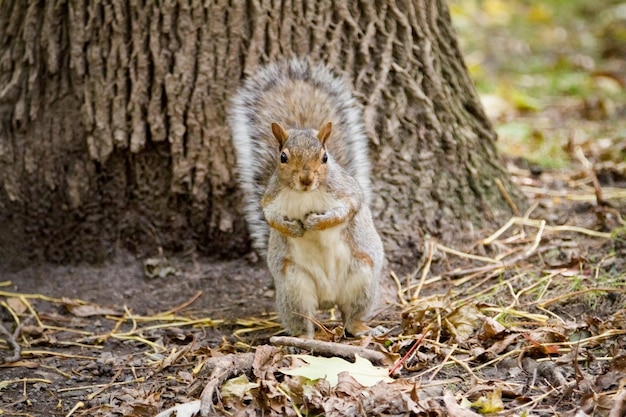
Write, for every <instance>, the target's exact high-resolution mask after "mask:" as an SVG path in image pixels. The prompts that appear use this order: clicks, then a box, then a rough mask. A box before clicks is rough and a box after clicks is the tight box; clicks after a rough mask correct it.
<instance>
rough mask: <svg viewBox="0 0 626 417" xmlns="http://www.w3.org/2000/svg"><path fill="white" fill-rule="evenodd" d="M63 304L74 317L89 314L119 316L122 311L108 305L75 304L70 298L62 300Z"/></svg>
mask: <svg viewBox="0 0 626 417" xmlns="http://www.w3.org/2000/svg"><path fill="white" fill-rule="evenodd" d="M63 306H64V307H65V308H66V310H67V311H69V312H70V314H72V315H74V316H76V317H91V316H107V315H109V316H121V315H122V312H121V311H118V310H115V309H113V308H109V307H103V306H99V305H96V304H87V305H83V304H76V303H74V302H72V301H71V300H64V303H63Z"/></svg>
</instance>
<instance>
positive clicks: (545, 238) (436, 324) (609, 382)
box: [0, 172, 626, 417]
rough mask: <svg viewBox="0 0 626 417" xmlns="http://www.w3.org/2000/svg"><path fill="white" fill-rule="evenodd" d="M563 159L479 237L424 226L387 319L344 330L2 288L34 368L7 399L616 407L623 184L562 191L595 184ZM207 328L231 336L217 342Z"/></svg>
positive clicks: (32, 402) (599, 410)
mask: <svg viewBox="0 0 626 417" xmlns="http://www.w3.org/2000/svg"><path fill="white" fill-rule="evenodd" d="M527 174H528V173H527ZM563 175H564V174H563V173H555V175H554V176H552V177H549V176H547V175H545V174H544V178H545V179H544V181H543V182H538V181H536V182H534V185H533V186H534V187H535V188H534V190H542V191H541V192H532V193H529V195H530V196H531V197H532V199H533V200H532V201H533V204H532V205H531V206H530V208H529V209H528V211H527V212H526V213H524V214H523V215H520V216H517V217H514V218H511V220H510V221H509V222H506V223H505V224H503V225H502V227H501V228H500V229H498V230H493V231H487V232H486V233H485V234H484V236H483V237H481V238H479V239H477V240H476V242H474V244H473V245H472V246H470V247H469V248H453V247H449V246H445V245H442V244H440V243H438V242H436V241H435V240H434V239H430V240H427V241H425V243H424V246H425V248H424V251H423V253H424V256H423V258H422V259H421V261H420V263H419V265H417V266H416V268H415V270H414V271H413V272H411V271H409V272H407V273H405V274H402V275H400V276H401V277H402V278H400V277H399V275H398V274H395V273H392V274H391V275H390V279H389V281H388V283H389V284H390V287H393V288H395V300H394V301H392V302H390V303H389V304H388V305H387V306H386V308H385V310H384V311H383V312H382V313H381V314H380V315H379V316H378V317H377V318H378V319H379V321H378V322H375V323H373V324H380V325H381V326H383V327H384V328H386V329H387V331H386V332H384V333H382V334H381V335H376V336H367V337H365V338H363V339H356V340H355V339H344V338H342V329H341V328H340V326H339V324H338V323H337V321H335V320H332V319H333V317H332V316H331V317H330V319H328V320H322V321H321V322H320V323H319V325H320V331H319V332H318V334H317V336H316V340H305V339H297V338H287V337H271V338H270V336H272V335H273V334H275V333H277V332H279V331H280V326H279V324H278V323H277V322H276V320H275V317H272V316H264V317H258V318H255V317H249V318H247V319H238V320H233V321H224V320H216V319H211V318H208V317H197V316H195V315H194V314H186V313H185V312H186V311H190V312H191V310H190V308H191V307H192V306H193V303H194V301H195V300H196V299H197V298H198V294H196V295H194V296H193V297H191V298H190V299H189V300H188V301H187V302H184V303H182V304H180V305H178V306H175V307H173V308H170V309H168V310H166V311H163V312H160V313H152V314H149V315H139V314H135V313H133V312H132V311H131V310H129V309H128V308H127V307H116V308H110V307H107V306H100V305H97V304H94V303H88V302H85V301H82V300H79V299H69V298H53V297H48V296H46V295H43V294H27V293H19V292H15V291H7V290H2V287H0V297H2V298H1V301H0V305H1V306H2V308H3V311H4V313H3V314H4V315H3V323H4V326H3V327H5V330H6V329H13V333H11V332H9V331H8V330H7V334H8V335H7V334H5V335H4V336H2V339H3V340H0V349H1V351H0V352H1V354H2V355H3V357H4V358H7V357H9V356H10V355H11V354H12V353H13V351H12V344H11V343H10V342H9V341H10V340H13V341H14V342H15V343H16V344H17V345H19V346H20V357H19V358H18V360H16V361H11V362H9V363H5V364H3V365H2V366H3V369H2V372H5V373H6V371H7V370H9V369H12V370H14V371H15V373H14V374H13V375H16V376H17V375H21V377H15V378H12V377H11V378H4V379H3V381H2V383H1V385H0V394H1V395H2V396H3V398H5V399H10V400H11V401H8V402H7V401H5V404H4V405H2V406H0V410H2V412H3V413H4V414H6V415H46V411H43V410H41V409H38V408H37V407H36V404H37V396H38V395H41V393H43V392H50V393H53V394H54V398H56V399H57V400H56V401H57V405H56V407H55V408H54V410H48V412H51V413H53V414H54V415H73V416H116V415H127V416H157V415H158V416H159V417H162V416H169V415H172V416H173V415H177V416H183V415H189V416H192V415H258V414H259V413H260V414H263V415H267V416H272V415H287V416H304V415H306V416H314V415H328V416H335V415H336V416H339V415H342V416H343V415H398V416H399V415H415V416H430V415H441V416H443V415H452V416H475V415H484V414H494V413H496V414H497V413H504V414H506V415H526V416H529V415H572V416H574V415H575V416H585V415H607V416H609V415H611V416H612V415H621V414H619V413H622V412H623V410H624V407H625V401H626V400H625V398H626V394H624V391H625V388H624V386H625V384H626V351H625V350H624V346H626V297H625V296H624V291H625V287H624V282H625V281H624V277H625V276H626V270H625V268H624V267H625V266H626V263H625V262H624V260H623V259H624V256H623V255H624V251H625V249H624V248H626V245H624V244H623V243H622V242H623V241H624V237H623V236H625V233H626V232H624V230H626V229H625V224H624V222H623V220H622V218H621V213H622V210H623V207H622V206H620V204H621V200H620V198H621V196H619V195H618V196H616V195H613V194H610V193H603V196H604V198H605V203H604V204H605V205H600V204H587V203H581V202H580V201H581V199H580V198H576V199H574V198H567V196H577V197H580V196H583V195H585V194H584V192H587V195H589V196H595V195H596V194H597V193H596V192H595V190H593V189H592V188H588V187H587V185H586V184H587V183H586V182H585V181H582V180H581V177H580V173H578V172H573V173H571V174H570V175H571V176H572V178H576V180H575V181H567V182H566V183H567V184H570V185H571V188H569V189H568V190H569V191H568V193H569V194H568V193H566V192H565V191H564V190H563V188H560V190H561V194H562V195H564V196H565V197H562V196H561V195H559V196H558V197H557V196H554V194H555V193H553V192H550V190H556V189H557V187H562V184H563V182H562V178H563ZM528 177H530V175H529V174H528V175H526V176H524V175H519V176H518V175H516V177H515V178H516V179H517V181H518V182H519V183H525V182H527V178H528ZM550 181H552V182H550ZM589 200H590V201H593V199H592V198H590V199H589ZM606 202H608V203H609V205H606ZM580 204H585V205H584V207H583V208H581V206H580ZM555 208H558V210H556V209H555ZM563 218H566V220H567V222H561V221H559V220H563ZM2 286H3V287H8V286H9V284H8V283H3V284H2ZM208 330H210V331H214V332H217V334H221V342H219V343H209V342H207V341H206V340H205V338H204V337H203V334H204V333H205V332H206V331H208ZM9 336H10V337H9ZM268 342H271V343H272V344H273V346H272V345H270V344H268ZM294 352H299V353H298V354H295V355H294V354H293V353H294ZM362 357H368V358H369V359H367V360H366V359H362ZM355 358H356V359H355ZM19 369H23V370H24V372H21V373H19V372H17V371H18V370H19ZM363 374H374V375H375V379H374V380H371V381H370V380H364V379H362V378H363ZM11 393H13V394H11ZM18 393H20V394H18ZM15 413H17V414H15Z"/></svg>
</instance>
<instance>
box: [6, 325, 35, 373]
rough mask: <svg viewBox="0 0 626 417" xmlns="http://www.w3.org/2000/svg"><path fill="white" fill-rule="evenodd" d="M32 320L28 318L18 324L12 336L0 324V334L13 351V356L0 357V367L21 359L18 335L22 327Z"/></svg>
mask: <svg viewBox="0 0 626 417" xmlns="http://www.w3.org/2000/svg"><path fill="white" fill-rule="evenodd" d="M31 319H32V317H28V318H27V319H26V320H24V321H23V322H21V323H20V324H18V326H17V327H16V328H15V331H14V332H13V334H11V333H10V332H9V331H8V330H7V329H6V328H5V327H4V325H3V324H2V323H1V322H0V333H2V334H4V335H5V336H6V337H7V343H8V344H9V346H11V349H12V350H13V354H12V355H11V356H5V357H0V365H2V364H4V363H11V362H17V361H19V360H20V359H21V358H22V347H21V346H20V344H19V343H17V339H18V337H20V333H21V332H22V329H23V328H24V326H25V325H26V324H27V323H28V322H29V321H30V320H31Z"/></svg>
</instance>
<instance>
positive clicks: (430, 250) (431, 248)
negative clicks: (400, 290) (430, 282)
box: [411, 242, 435, 300]
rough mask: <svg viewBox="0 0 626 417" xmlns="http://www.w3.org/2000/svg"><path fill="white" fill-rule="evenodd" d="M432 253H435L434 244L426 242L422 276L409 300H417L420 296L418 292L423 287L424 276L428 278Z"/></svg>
mask: <svg viewBox="0 0 626 417" xmlns="http://www.w3.org/2000/svg"><path fill="white" fill-rule="evenodd" d="M434 252H435V243H434V242H428V254H427V255H426V264H424V268H423V269H422V276H421V277H420V282H419V284H418V286H417V288H416V289H415V291H413V296H412V297H411V299H413V300H415V299H417V297H419V295H420V292H421V291H422V287H423V286H424V281H426V276H428V273H429V272H430V265H431V263H432V261H433V253H434Z"/></svg>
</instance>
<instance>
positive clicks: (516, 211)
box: [494, 178, 520, 216]
mask: <svg viewBox="0 0 626 417" xmlns="http://www.w3.org/2000/svg"><path fill="white" fill-rule="evenodd" d="M494 180H495V182H496V185H497V186H498V189H499V190H500V193H501V194H502V197H504V199H505V200H506V202H507V204H508V205H509V206H510V207H511V210H512V211H513V214H515V215H516V216H519V215H520V211H519V209H518V208H517V206H516V205H515V203H514V202H513V199H512V198H511V195H510V194H509V192H508V191H507V190H506V188H504V184H502V181H501V180H500V178H494Z"/></svg>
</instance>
